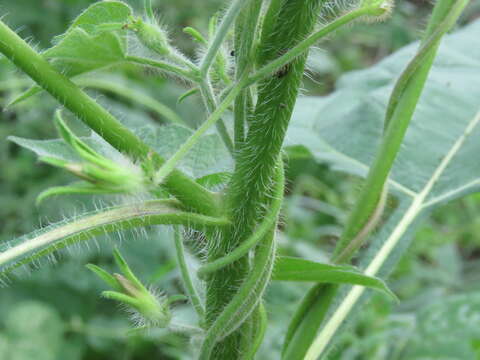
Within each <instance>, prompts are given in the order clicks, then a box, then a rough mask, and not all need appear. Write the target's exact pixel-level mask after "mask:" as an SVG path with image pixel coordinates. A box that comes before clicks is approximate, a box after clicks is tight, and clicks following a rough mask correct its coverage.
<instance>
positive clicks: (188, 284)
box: [173, 226, 205, 323]
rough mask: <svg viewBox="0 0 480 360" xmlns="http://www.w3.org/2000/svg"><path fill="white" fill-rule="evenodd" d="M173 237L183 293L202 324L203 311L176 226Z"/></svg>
mask: <svg viewBox="0 0 480 360" xmlns="http://www.w3.org/2000/svg"><path fill="white" fill-rule="evenodd" d="M173 236H174V240H175V249H176V251H177V261H178V267H179V268H180V273H181V275H182V280H183V284H184V286H185V291H186V293H187V296H188V298H189V300H190V303H191V304H192V306H193V308H194V309H195V311H196V312H197V315H198V318H199V321H200V323H202V322H203V320H204V318H205V309H204V307H203V305H202V302H201V301H200V296H198V293H197V289H195V285H194V284H193V281H192V278H191V277H190V270H189V268H188V265H187V262H186V260H185V249H184V246H183V239H182V235H181V234H180V229H179V228H178V226H175V227H174V234H173Z"/></svg>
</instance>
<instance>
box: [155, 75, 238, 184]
mask: <svg viewBox="0 0 480 360" xmlns="http://www.w3.org/2000/svg"><path fill="white" fill-rule="evenodd" d="M243 87H244V85H243V79H241V80H240V81H239V83H237V85H236V86H235V87H233V88H232V90H231V91H230V93H229V94H228V95H227V96H226V97H225V99H224V100H223V101H222V102H221V104H220V105H219V106H218V107H217V108H216V109H215V111H214V112H213V113H212V114H211V115H210V116H209V117H208V119H207V120H206V121H205V122H204V123H203V124H202V125H201V126H200V127H199V128H198V129H197V130H196V131H195V132H194V133H193V134H192V135H191V136H190V137H189V138H188V139H187V141H185V142H184V143H183V144H182V146H180V148H179V149H178V150H177V152H176V153H175V154H173V155H172V157H170V158H169V159H168V160H167V161H166V162H165V164H163V166H162V167H161V168H160V169H159V170H158V172H157V173H156V174H155V179H154V181H155V183H157V184H160V183H162V182H163V181H164V180H165V178H167V176H169V175H170V174H171V173H172V172H173V171H174V169H175V167H176V166H177V165H178V163H179V162H180V161H181V160H182V159H183V158H184V157H185V155H186V154H187V153H188V152H189V151H190V150H191V148H192V147H193V146H194V145H195V144H196V143H197V142H198V140H200V138H201V136H202V135H203V134H205V132H206V131H207V130H208V129H210V127H211V126H212V125H214V124H215V123H216V122H217V121H218V120H220V118H221V116H222V114H223V113H224V112H225V111H226V110H227V109H228V108H229V106H230V105H231V104H232V102H233V101H234V100H235V98H236V97H237V95H238V93H239V92H240V91H241V90H242V88H243Z"/></svg>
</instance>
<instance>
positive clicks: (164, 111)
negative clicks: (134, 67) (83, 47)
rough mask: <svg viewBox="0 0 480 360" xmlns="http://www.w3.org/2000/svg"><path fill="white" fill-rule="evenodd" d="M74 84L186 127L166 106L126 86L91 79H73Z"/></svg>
mask: <svg viewBox="0 0 480 360" xmlns="http://www.w3.org/2000/svg"><path fill="white" fill-rule="evenodd" d="M74 82H75V83H76V84H77V85H79V86H81V87H87V88H92V89H98V90H102V91H106V92H109V93H113V94H115V95H119V96H121V97H124V98H126V99H128V100H131V101H132V102H134V103H136V104H140V105H143V106H145V107H146V108H147V109H149V110H151V111H153V112H155V113H156V114H158V115H160V116H161V117H163V118H164V119H165V120H167V121H168V122H170V123H173V124H182V125H186V124H185V121H184V120H183V119H182V118H181V117H180V116H178V115H177V113H176V112H175V111H173V110H172V109H170V108H169V107H168V106H166V105H164V104H162V103H161V102H159V101H157V100H155V99H154V98H152V97H151V96H149V95H147V94H143V93H139V92H135V91H133V90H132V89H131V88H129V87H128V86H126V85H121V84H119V83H117V82H114V81H109V80H108V79H102V78H91V77H88V78H79V79H74Z"/></svg>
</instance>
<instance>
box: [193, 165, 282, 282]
mask: <svg viewBox="0 0 480 360" xmlns="http://www.w3.org/2000/svg"><path fill="white" fill-rule="evenodd" d="M280 171H283V170H282V169H281V170H280ZM283 192H284V185H283V183H281V182H277V183H276V185H275V192H274V195H273V200H272V204H271V207H270V209H269V211H268V213H267V214H266V215H265V217H264V219H263V221H262V223H261V224H260V225H259V226H258V227H257V228H256V229H255V231H254V233H253V234H252V236H250V238H248V239H247V240H245V241H244V242H242V243H241V244H240V245H239V246H238V247H236V248H235V249H234V250H233V251H232V252H230V253H228V254H227V255H225V256H223V257H221V258H218V259H216V260H214V261H212V262H210V263H208V264H206V265H203V266H202V267H201V268H200V269H199V270H198V276H199V277H200V278H205V276H206V275H208V274H210V273H212V272H215V271H218V270H221V269H223V268H224V267H225V266H227V265H230V264H232V263H234V262H235V261H237V260H238V259H240V258H242V257H243V256H245V255H246V254H248V252H249V251H250V250H251V249H253V248H254V247H255V245H257V244H258V242H259V241H260V240H262V239H263V238H264V237H265V235H266V234H267V232H268V231H269V230H270V229H271V228H272V226H273V225H274V224H275V222H276V221H277V218H278V214H279V212H280V208H281V207H282V203H283Z"/></svg>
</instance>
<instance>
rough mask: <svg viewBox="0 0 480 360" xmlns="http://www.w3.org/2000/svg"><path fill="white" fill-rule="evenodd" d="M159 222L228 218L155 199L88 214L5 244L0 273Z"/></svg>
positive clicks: (211, 222)
mask: <svg viewBox="0 0 480 360" xmlns="http://www.w3.org/2000/svg"><path fill="white" fill-rule="evenodd" d="M160 224H180V225H186V226H194V227H199V228H202V227H209V226H216V227H224V226H226V225H228V224H229V222H228V220H226V219H223V218H215V217H210V216H205V215H200V214H195V213H190V212H185V211H184V210H182V209H181V208H180V207H179V203H178V202H177V201H172V200H154V201H147V202H144V203H139V204H131V205H124V206H118V207H115V208H111V209H106V210H103V211H100V212H95V213H93V214H86V215H85V216H82V217H81V218H79V219H76V220H74V221H72V222H62V223H60V224H55V225H51V226H50V227H47V228H45V229H42V230H41V231H39V232H37V233H33V234H32V235H26V236H24V237H22V238H19V239H18V240H14V241H13V242H10V243H7V244H4V245H3V247H4V248H5V250H4V251H3V252H1V253H0V274H5V273H8V272H11V271H12V270H13V269H15V268H17V267H19V266H21V265H24V264H27V263H30V262H32V261H35V260H37V259H39V258H41V257H44V256H46V255H48V254H50V253H52V252H53V251H55V250H58V249H61V248H63V247H66V246H68V245H70V244H74V243H78V242H81V241H85V240H88V239H91V238H92V237H94V236H97V235H102V234H105V233H108V232H114V231H119V230H125V229H130V228H135V227H145V226H149V225H160Z"/></svg>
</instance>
